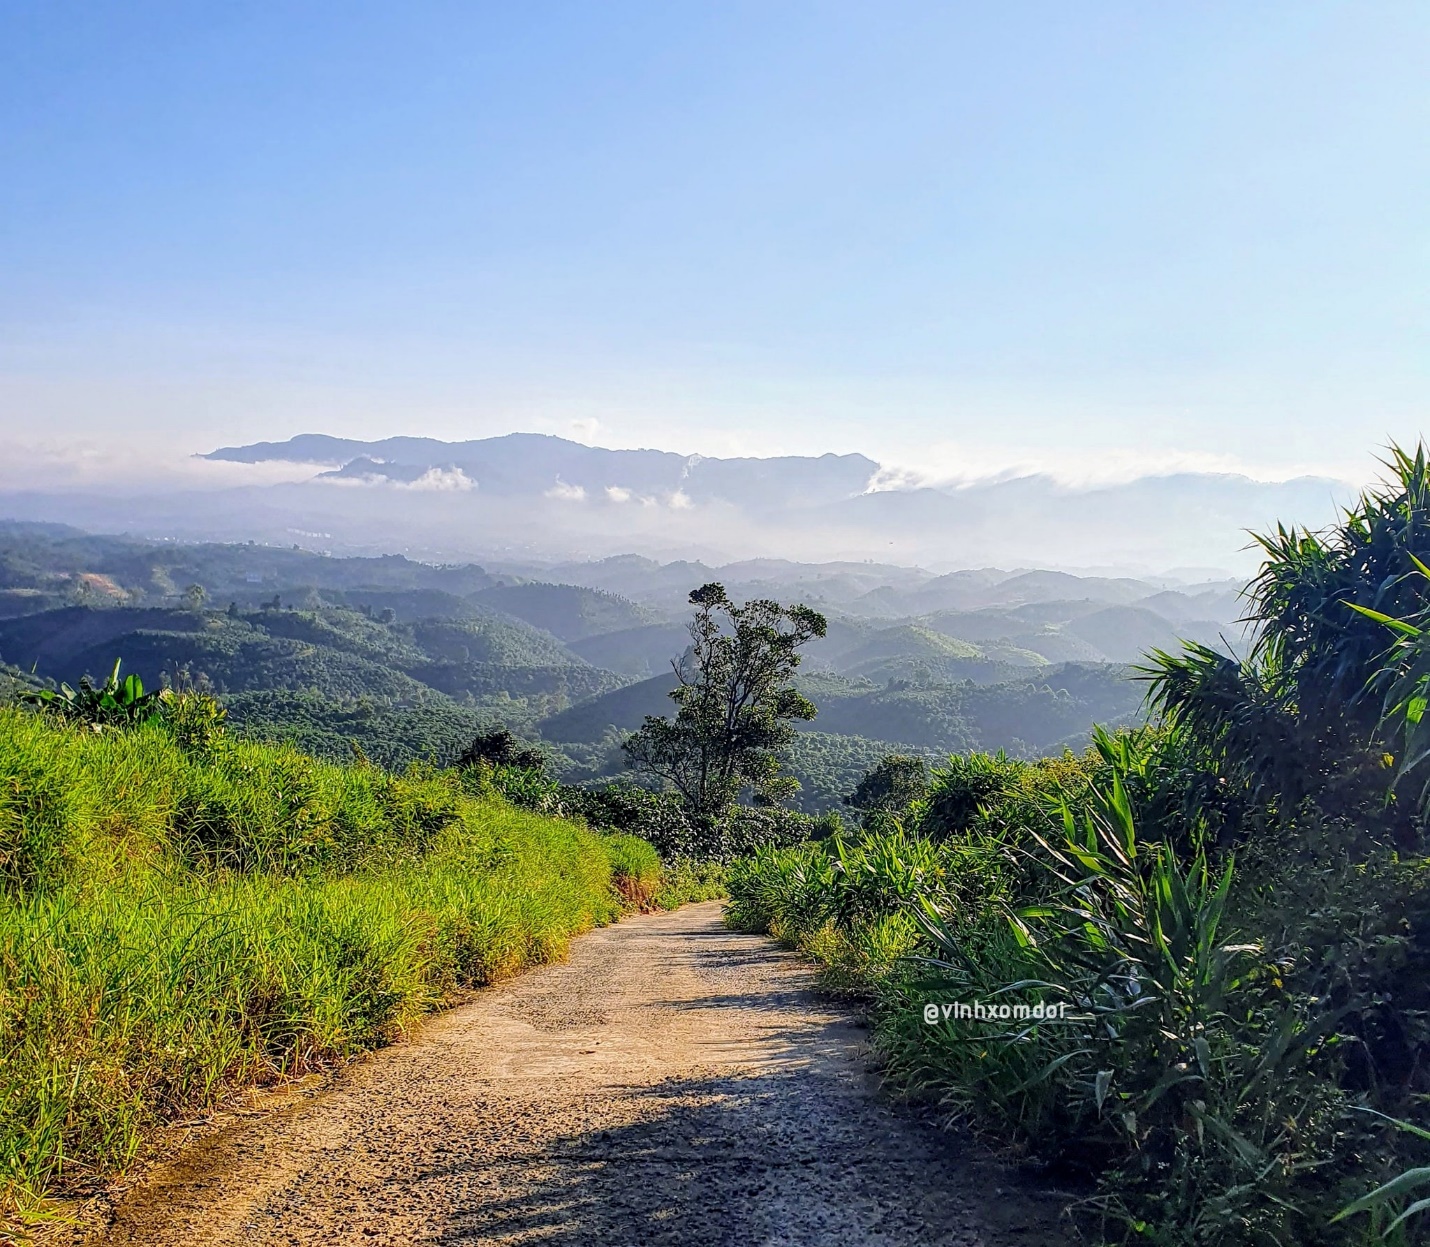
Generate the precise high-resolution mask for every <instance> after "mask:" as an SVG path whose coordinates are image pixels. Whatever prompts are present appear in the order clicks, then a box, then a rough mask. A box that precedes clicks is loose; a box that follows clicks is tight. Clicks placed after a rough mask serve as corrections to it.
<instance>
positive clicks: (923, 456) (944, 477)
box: [866, 441, 1344, 494]
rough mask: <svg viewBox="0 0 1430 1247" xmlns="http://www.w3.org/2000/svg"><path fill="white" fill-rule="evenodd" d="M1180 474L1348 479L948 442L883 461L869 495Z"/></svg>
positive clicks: (1171, 457)
mask: <svg viewBox="0 0 1430 1247" xmlns="http://www.w3.org/2000/svg"><path fill="white" fill-rule="evenodd" d="M1179 473H1210V474H1227V475H1237V476H1246V477H1249V478H1251V479H1252V480H1255V481H1262V482H1267V483H1275V482H1281V481H1288V480H1291V479H1293V478H1295V477H1298V476H1327V477H1331V478H1332V479H1336V480H1340V479H1343V477H1344V473H1341V472H1335V471H1327V469H1326V467H1325V466H1324V465H1319V464H1313V463H1293V464H1282V465H1278V466H1277V467H1275V468H1269V467H1266V466H1263V465H1258V464H1253V463H1248V462H1247V461H1246V460H1244V459H1241V458H1239V457H1237V456H1236V455H1230V454H1221V453H1216V452H1213V451H1202V450H1190V451H1189V450H1144V449H1141V448H1138V447H1116V448H1102V447H1097V448H1094V447H1089V448H1088V449H1086V450H1081V451H1074V450H1066V449H1062V448H1059V449H1050V450H1047V451H1039V450H1032V451H1030V450H1029V449H1028V448H1027V447H1012V446H993V445H973V444H970V443H961V442H947V441H946V442H935V443H932V444H930V445H929V446H927V447H925V448H922V449H921V450H920V453H919V459H918V463H917V464H916V465H915V464H912V463H908V462H899V461H898V458H897V456H895V457H891V458H890V459H888V460H886V461H884V462H883V463H882V464H880V467H879V470H878V471H877V472H875V473H874V475H873V477H871V478H870V481H869V485H868V488H867V490H866V492H867V493H871V494H872V493H880V492H883V491H885V490H897V489H917V488H921V487H938V488H945V489H947V488H958V487H962V486H968V485H978V484H986V483H989V482H992V481H1000V480H1012V479H1015V478H1017V477H1022V476H1048V477H1051V478H1052V479H1053V480H1055V481H1056V482H1057V483H1058V484H1060V485H1064V486H1067V487H1068V488H1071V489H1097V488H1099V487H1103V486H1108V485H1124V484H1127V483H1129V482H1131V481H1135V480H1139V479H1141V478H1144V477H1149V476H1170V475H1175V474H1179Z"/></svg>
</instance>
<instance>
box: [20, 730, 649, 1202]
mask: <svg viewBox="0 0 1430 1247" xmlns="http://www.w3.org/2000/svg"><path fill="white" fill-rule="evenodd" d="M660 878H661V875H660V866H659V861H658V859H657V858H656V856H655V853H654V850H653V849H651V848H650V846H649V845H647V844H645V842H643V841H640V840H637V839H636V838H635V837H629V836H626V837H618V838H608V837H603V836H600V835H597V834H595V833H593V832H591V831H588V830H587V829H586V828H584V827H583V826H581V825H579V824H575V823H571V822H567V821H562V820H558V819H552V818H547V817H543V816H541V815H538V814H535V813H531V812H529V811H523V810H518V809H516V808H514V807H512V806H511V805H509V804H507V803H506V802H505V801H503V800H502V799H500V798H499V797H497V796H495V795H492V794H489V793H485V792H483V791H481V790H480V788H479V787H478V789H477V790H476V791H471V790H468V789H466V788H464V787H463V782H462V780H461V778H460V777H459V776H457V775H456V774H454V773H451V772H435V771H430V770H428V771H423V770H413V771H410V772H409V773H408V774H405V775H402V776H393V775H389V774H387V773H385V772H383V771H380V770H377V769H375V768H371V767H364V766H350V767H340V766H332V765H327V764H323V763H318V762H315V761H313V760H312V759H310V758H307V757H305V756H304V755H302V754H300V753H297V752H296V751H294V750H291V749H287V748H284V747H274V746H266V745H257V744H253V743H248V742H242V741H227V740H222V739H220V740H217V741H214V742H210V743H209V744H208V745H207V746H205V747H203V748H201V749H185V748H183V747H181V746H180V745H179V744H178V743H177V742H176V740H175V738H174V737H173V735H172V734H170V733H169V732H167V731H166V730H164V729H163V728H161V727H143V728H140V729H138V730H133V731H128V732H115V731H105V732H102V733H96V732H93V731H90V730H86V729H83V728H78V727H64V726H61V725H57V724H55V723H53V722H51V721H48V720H47V719H45V718H43V717H40V716H37V715H34V714H29V713H25V712H20V711H15V710H3V709H0V1208H3V1211H4V1213H5V1215H6V1216H7V1218H8V1219H9V1220H11V1221H12V1222H16V1221H18V1222H23V1221H26V1220H30V1219H33V1218H34V1217H36V1216H41V1215H44V1207H45V1201H46V1197H47V1196H49V1195H53V1194H56V1193H63V1192H67V1191H73V1190H75V1189H78V1188H82V1187H83V1186H85V1185H86V1184H87V1183H89V1182H92V1181H93V1180H95V1179H97V1178H99V1177H101V1176H103V1175H105V1174H107V1173H109V1172H112V1171H113V1170H115V1169H116V1168H119V1167H122V1166H123V1165H125V1164H126V1163H128V1162H129V1161H131V1160H132V1159H133V1158H134V1157H135V1156H136V1155H137V1154H138V1153H139V1152H140V1150H141V1149H142V1147H143V1144H144V1141H145V1139H146V1138H147V1137H148V1136H149V1135H150V1134H151V1132H152V1131H153V1130H154V1129H155V1128H156V1127H157V1126H159V1125H161V1124H162V1123H163V1122H165V1121H166V1120H169V1119H172V1118H173V1117H174V1116H175V1115H176V1114H181V1113H187V1112H191V1111H193V1110H194V1109H196V1108H200V1107H202V1106H205V1105H209V1104H212V1103H213V1102H214V1101H215V1100H216V1099H218V1098H219V1097H221V1096H222V1095H223V1094H225V1092H226V1091H227V1090H229V1089H230V1088H232V1087H233V1086H235V1085H236V1084H241V1083H252V1082H263V1081H267V1080H272V1079H275V1078H279V1077H282V1076H284V1075H289V1074H294V1073H299V1072H302V1071H305V1070H311V1069H313V1068H316V1067H320V1066H322V1065H324V1064H326V1063H329V1062H333V1061H336V1060H341V1059H342V1058H344V1057H346V1056H349V1055H351V1054H352V1053H355V1052H358V1051H361V1050H364V1049H368V1048H372V1047H374V1046H377V1045H380V1044H382V1043H385V1042H388V1041H390V1040H391V1039H393V1038H394V1037H396V1036H398V1035H400V1034H401V1033H402V1031H403V1030H404V1028H406V1027H408V1026H410V1025H411V1024H412V1023H413V1022H414V1021H415V1020H416V1019H417V1018H418V1017H419V1016H420V1015H421V1014H422V1013H423V1012H425V1011H427V1010H430V1009H432V1008H434V1007H437V1006H439V1005H441V1004H442V1003H443V1002H445V1001H449V1000H451V999H452V998H453V997H454V996H455V995H456V994H457V993H459V992H460V991H461V990H462V989H464V988H469V987H474V986H479V985H481V984H485V983H489V982H491V981H493V980H495V979H499V978H501V977H503V976H505V975H509V974H513V973H515V972H517V971H519V970H521V969H522V968H523V967H526V966H529V965H533V964H536V963H539V962H543V961H548V960H551V959H553V958H556V957H559V956H561V955H562V954H563V952H564V950H565V948H566V946H567V943H568V941H569V940H570V939H571V937H572V936H573V935H575V934H577V933H579V932H581V931H583V930H586V929H588V928H589V927H591V926H593V925H595V924H599V923H604V922H608V921H611V920H613V919H614V918H615V917H617V916H618V914H619V913H620V912H621V911H622V909H623V908H629V907H630V905H631V904H632V903H637V901H638V898H639V897H640V896H643V895H646V894H649V895H654V894H655V892H656V891H657V890H658V888H659V885H660Z"/></svg>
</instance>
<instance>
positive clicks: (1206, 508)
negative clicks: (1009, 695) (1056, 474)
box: [0, 433, 1346, 578]
mask: <svg viewBox="0 0 1430 1247" xmlns="http://www.w3.org/2000/svg"><path fill="white" fill-rule="evenodd" d="M202 458H203V459H205V460H209V461H221V462H225V463H230V464H232V463H247V464H264V463H267V464H275V463H281V464H292V465H311V466H312V474H311V476H310V477H308V478H307V479H304V480H300V481H298V482H296V483H294V482H291V481H290V482H288V483H284V484H267V485H264V484H257V483H255V484H252V485H245V486H239V487H233V486H229V487H225V488H206V489H203V490H202V491H200V488H199V487H198V486H195V488H194V489H193V490H172V489H171V490H167V491H163V492H161V491H159V490H157V489H155V490H153V491H152V492H146V491H145V489H144V487H143V484H142V482H140V483H138V484H135V483H134V482H133V481H125V482H120V483H116V485H115V486H114V488H113V489H112V490H99V489H89V490H86V491H72V492H68V493H55V492H50V493H42V492H38V491H37V492H25V493H20V492H13V491H12V492H10V493H9V494H4V493H0V514H9V515H12V516H15V517H17V518H24V519H38V520H63V521H67V522H71V523H78V524H82V525H84V526H86V527H89V528H107V529H111V530H113V529H124V530H127V531H131V532H138V533H142V534H144V535H149V536H163V537H178V538H183V539H195V538H200V539H219V540H233V539H236V538H237V539H243V538H257V539H259V540H264V541H268V542H271V543H277V542H288V543H296V544H299V545H302V546H303V547H305V548H310V549H319V550H331V551H333V552H334V553H350V554H351V553H379V552H391V551H402V552H405V553H407V554H410V555H412V556H414V557H418V558H423V559H427V560H431V561H451V562H455V561H459V560H468V559H481V560H482V561H483V562H484V563H485V564H486V565H487V566H497V565H500V564H502V563H505V562H512V563H523V564H525V563H530V562H533V561H546V562H561V561H582V560H589V559H593V558H602V557H606V556H610V555H614V554H618V553H628V552H636V553H638V554H642V555H649V556H655V557H657V558H659V559H661V560H663V561H671V560H680V559H700V560H704V561H706V562H727V561H730V560H732V559H748V558H755V557H770V556H774V557H776V558H785V559H795V560H805V561H812V560H818V561H828V560H833V559H845V560H850V561H851V562H853V563H858V562H859V561H862V560H869V559H873V560H876V561H878V562H881V563H892V564H920V565H922V566H925V567H932V568H935V569H939V570H943V569H953V568H959V567H978V566H983V565H988V564H994V563H998V564H1002V565H1004V566H1024V567H1026V566H1041V567H1048V566H1062V567H1067V568H1087V567H1090V566H1099V567H1121V568H1127V569H1141V570H1142V571H1147V570H1152V569H1166V568H1170V567H1175V566H1178V565H1192V566H1196V567H1200V568H1204V569H1212V570H1209V571H1208V572H1206V573H1204V574H1203V578H1205V576H1206V575H1209V574H1214V570H1215V569H1225V570H1226V571H1227V572H1230V573H1237V572H1243V571H1245V570H1246V568H1247V566H1248V563H1249V560H1248V557H1247V556H1246V555H1245V554H1244V553H1243V551H1244V549H1245V547H1246V546H1247V543H1248V537H1247V530H1248V529H1253V530H1255V529H1263V528H1266V527H1268V526H1270V525H1272V524H1274V523H1275V522H1276V521H1277V520H1286V521H1292V522H1297V523H1302V524H1309V525H1312V526H1318V527H1319V526H1320V525H1322V524H1325V523H1328V522H1329V521H1330V520H1331V519H1332V518H1333V516H1334V504H1335V503H1336V502H1337V501H1338V500H1339V499H1341V498H1342V497H1343V496H1344V495H1345V492H1346V490H1345V487H1344V486H1343V485H1341V484H1340V483H1338V482H1335V481H1331V480H1326V479H1321V478H1312V477H1305V478H1298V479H1296V480H1291V481H1286V482H1281V483H1266V482H1260V481H1254V480H1251V479H1249V478H1247V477H1244V476H1235V475H1219V474H1207V473H1181V474H1176V475H1168V476H1157V477H1144V478H1141V479H1138V480H1134V481H1131V482H1128V483H1126V484H1120V485H1111V486H1102V487H1098V488H1087V489H1077V488H1071V487H1069V486H1066V485H1063V484H1060V483H1059V482H1057V481H1055V480H1053V479H1052V478H1050V477H1047V476H1023V477H1016V478H1013V479H1000V480H989V481H983V482H980V483H975V484H971V485H964V486H951V485H950V486H922V487H917V488H884V487H883V482H885V481H886V480H888V479H892V477H891V474H889V473H885V472H884V471H883V470H882V468H881V465H880V464H879V463H877V462H875V461H874V460H873V459H869V458H867V457H865V456H863V455H834V454H827V455H821V456H818V457H799V456H788V457H782V458H770V459H757V458H736V459H720V458H707V457H702V456H699V455H682V454H676V453H673V452H670V451H662V450H606V449H601V448H599V447H592V446H585V445H582V444H580V443H577V442H572V441H567V440H565V439H563V438H559V437H551V436H545V435H538V434H529V433H515V434H510V435H508V436H505V437H493V438H483V439H479V440H475V441H466V442H443V441H438V440H435V439H432V438H418V437H395V438H387V439H384V440H381V441H373V442H363V441H355V440H350V439H345V438H337V437H328V436H324V435H320V434H303V435H300V436H298V437H294V438H292V439H290V440H289V441H286V442H259V443H255V444H252V445H245V446H228V447H223V448H221V449H219V450H215V451H212V452H211V453H209V454H207V455H205V456H203V457H202ZM1190 578H1195V577H1190Z"/></svg>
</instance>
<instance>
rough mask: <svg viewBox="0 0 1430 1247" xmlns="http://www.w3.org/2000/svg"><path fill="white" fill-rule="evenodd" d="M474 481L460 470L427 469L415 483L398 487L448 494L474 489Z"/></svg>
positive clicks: (475, 484) (475, 485)
mask: <svg viewBox="0 0 1430 1247" xmlns="http://www.w3.org/2000/svg"><path fill="white" fill-rule="evenodd" d="M476 487H477V483H476V481H474V480H472V478H471V477H470V476H468V475H467V474H466V473H465V472H463V471H462V469H461V468H428V469H427V471H425V472H424V473H422V475H421V476H419V477H418V478H417V479H416V480H415V481H408V482H405V483H403V484H401V485H399V486H398V488H400V489H421V490H436V491H444V492H450V491H454V490H464V489H475V488H476Z"/></svg>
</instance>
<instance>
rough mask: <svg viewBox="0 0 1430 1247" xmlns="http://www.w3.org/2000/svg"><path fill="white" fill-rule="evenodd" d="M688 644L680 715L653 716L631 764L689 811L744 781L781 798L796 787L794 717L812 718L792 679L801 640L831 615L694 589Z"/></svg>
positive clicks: (716, 806)
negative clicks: (788, 768)
mask: <svg viewBox="0 0 1430 1247" xmlns="http://www.w3.org/2000/svg"><path fill="white" fill-rule="evenodd" d="M690 601H691V604H692V605H693V606H695V607H696V614H695V620H694V622H693V623H692V624H691V625H690V638H691V648H690V650H689V651H688V652H687V654H686V656H685V657H684V658H682V659H681V660H680V662H678V663H677V664H676V665H675V674H676V678H677V681H678V683H677V685H676V687H675V689H674V690H672V691H671V694H670V696H671V697H672V698H673V699H674V701H675V703H676V705H677V706H678V707H679V709H678V710H677V712H676V715H675V718H674V719H673V720H671V719H666V718H664V717H660V718H657V717H654V716H647V718H646V720H645V722H644V724H643V725H642V726H641V729H640V731H638V732H636V733H635V734H634V735H633V736H631V737H630V739H629V740H627V741H626V742H625V745H624V748H625V751H626V754H627V757H628V759H629V761H630V765H631V766H632V767H633V768H635V769H636V770H637V771H639V772H641V773H644V774H646V775H650V776H653V777H655V778H656V779H659V780H661V781H662V782H664V783H667V784H669V785H670V786H671V787H673V788H674V789H675V790H676V791H677V792H679V793H680V795H681V796H682V797H683V798H684V800H685V803H686V804H687V805H688V806H689V807H690V810H691V812H692V814H694V815H695V816H696V817H697V818H701V819H709V818H711V817H714V816H716V815H718V814H719V813H720V812H721V811H723V810H725V809H726V808H727V807H728V806H730V805H731V804H732V803H733V802H734V801H735V800H736V798H737V797H738V796H739V794H740V792H741V791H742V790H743V789H745V788H750V789H753V791H754V793H755V795H756V797H757V798H761V799H763V800H765V801H768V802H770V803H772V804H780V803H781V802H782V801H783V800H784V799H785V798H786V797H788V796H790V795H792V794H793V792H794V791H795V788H794V786H793V785H792V783H791V781H790V780H789V778H788V777H787V776H782V775H781V774H780V761H781V759H782V757H783V756H784V754H785V752H786V751H787V750H788V749H789V746H790V743H791V742H792V740H793V739H794V728H793V727H792V726H791V723H792V722H793V721H795V720H800V719H805V720H807V719H812V718H814V714H815V710H814V706H813V704H812V703H811V702H810V701H809V700H808V698H806V697H804V696H803V694H801V693H800V692H798V690H796V689H795V687H794V685H793V684H792V683H791V679H792V677H793V675H794V672H795V670H796V668H797V667H798V666H799V662H800V655H799V649H800V647H801V646H803V645H806V644H808V643H809V642H810V641H811V640H813V639H814V638H816V637H822V636H823V635H824V634H825V627H826V626H825V620H824V616H822V615H820V614H818V613H817V612H815V611H812V610H810V609H809V608H808V607H804V606H790V607H785V606H781V605H780V604H779V603H778V602H772V601H765V600H758V601H753V602H747V603H745V605H743V606H736V605H735V604H734V603H733V602H731V601H730V599H729V598H728V597H727V596H726V594H725V590H724V588H723V587H722V586H720V585H718V584H708V585H704V586H703V587H701V588H699V589H696V590H694V591H693V592H692V593H691V595H690Z"/></svg>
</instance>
